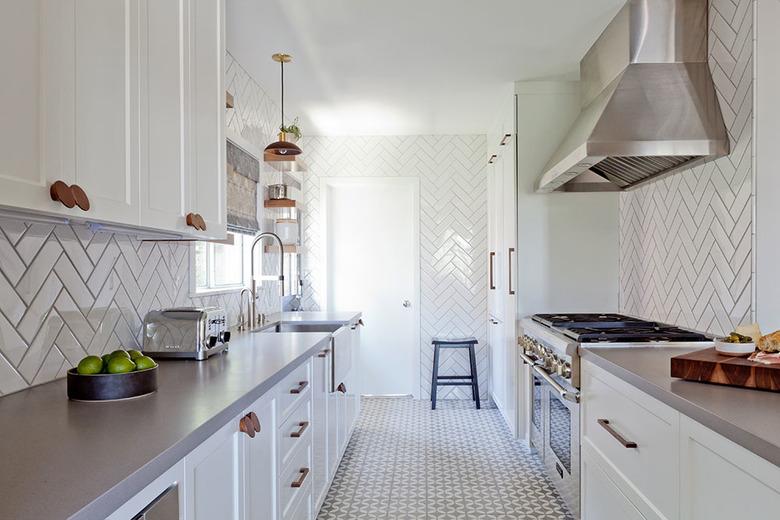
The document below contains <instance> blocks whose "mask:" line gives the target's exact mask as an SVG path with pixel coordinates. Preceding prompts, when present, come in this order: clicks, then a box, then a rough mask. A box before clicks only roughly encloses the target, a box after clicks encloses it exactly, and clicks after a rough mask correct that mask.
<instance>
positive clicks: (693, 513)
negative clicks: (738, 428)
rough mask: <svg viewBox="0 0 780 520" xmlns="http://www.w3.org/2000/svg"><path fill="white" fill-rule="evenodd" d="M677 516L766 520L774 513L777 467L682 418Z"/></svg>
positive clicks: (779, 497)
mask: <svg viewBox="0 0 780 520" xmlns="http://www.w3.org/2000/svg"><path fill="white" fill-rule="evenodd" d="M680 470H681V471H680V477H681V478H680V483H681V489H680V500H681V501H680V518H684V519H685V520H733V519H735V518H745V519H747V518H771V517H772V515H773V514H777V511H780V468H778V467H777V466H775V465H774V464H771V463H770V462H768V461H766V460H764V459H762V458H761V457H758V456H757V455H755V454H754V453H752V452H750V451H748V450H746V449H745V448H743V447H742V446H739V445H737V444H735V443H733V442H732V441H730V440H728V439H726V438H725V437H723V436H721V435H719V434H718V433H715V432H714V431H712V430H710V429H709V428H706V427H704V426H702V425H701V424H699V423H697V422H696V421H694V420H692V419H690V418H688V417H686V416H682V418H681V420H680Z"/></svg>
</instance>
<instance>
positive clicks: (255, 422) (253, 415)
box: [247, 412, 262, 433]
mask: <svg viewBox="0 0 780 520" xmlns="http://www.w3.org/2000/svg"><path fill="white" fill-rule="evenodd" d="M247 417H249V420H250V421H252V427H253V428H254V429H255V431H256V432H257V433H260V430H261V429H262V428H260V419H258V418H257V414H256V413H255V412H249V415H247Z"/></svg>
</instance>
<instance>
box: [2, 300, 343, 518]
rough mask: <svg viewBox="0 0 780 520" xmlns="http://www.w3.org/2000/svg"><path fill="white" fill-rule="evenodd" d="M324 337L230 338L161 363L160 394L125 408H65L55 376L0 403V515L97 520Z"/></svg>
mask: <svg viewBox="0 0 780 520" xmlns="http://www.w3.org/2000/svg"><path fill="white" fill-rule="evenodd" d="M296 314H297V313H296ZM336 314H338V313H336ZM347 314H349V313H347ZM354 314H355V313H352V315H351V316H354ZM302 317H303V316H302ZM325 317H329V316H325ZM308 319H310V320H315V319H316V316H315V315H311V316H308ZM346 321H349V320H346ZM329 338H330V335H329V334H322V333H282V334H256V333H247V334H241V335H236V336H235V337H234V339H233V340H232V341H231V343H230V350H229V352H228V353H226V354H223V355H218V356H214V357H212V358H210V359H208V360H206V361H188V360H176V361H163V360H161V361H160V371H159V375H158V382H159V389H158V391H157V392H155V393H154V394H152V395H149V396H146V397H141V398H138V399H133V400H128V401H117V402H106V403H99V402H96V403H83V402H74V401H68V399H67V397H66V383H65V380H62V379H61V380H58V381H54V382H51V383H47V384H44V385H41V386H37V387H33V388H30V389H28V390H24V391H21V392H18V393H16V394H11V395H8V396H5V397H2V398H0V440H2V444H1V447H0V461H1V462H0V489H2V490H3V491H2V499H1V500H0V518H3V519H6V518H8V519H10V518H13V519H15V520H25V519H31V520H32V519H34V520H40V519H43V518H47V519H55V518H68V517H70V518H74V519H94V518H104V517H105V516H106V515H108V514H110V513H111V512H113V511H114V510H115V509H116V508H117V507H119V506H120V505H121V504H123V503H124V502H126V501H127V500H128V499H129V498H131V497H132V496H134V495H135V494H136V493H138V492H139V491H141V490H142V489H143V488H144V487H145V486H146V485H148V484H149V483H150V482H152V481H153V480H154V479H155V478H156V477H158V476H159V475H161V474H162V473H163V472H164V471H165V470H167V469H168V468H169V467H171V466H172V465H173V464H175V463H176V462H177V461H179V460H181V459H182V458H183V457H184V456H185V455H186V454H187V453H189V452H190V451H191V450H192V449H193V448H195V447H196V446H198V445H199V444H200V443H201V442H203V441H204V440H205V439H207V438H208V437H209V436H211V435H212V434H213V433H215V432H216V431H217V430H218V429H219V428H220V427H221V426H223V425H224V424H226V423H227V422H228V421H230V420H231V419H232V418H234V417H236V416H238V414H240V413H241V412H242V411H243V410H244V409H246V407H248V406H249V405H251V404H252V402H254V401H255V400H256V399H258V398H259V397H260V396H261V395H263V394H264V393H265V392H266V391H268V390H269V389H270V388H271V387H273V386H274V385H275V384H276V383H277V382H279V381H280V380H281V379H282V378H284V376H286V375H287V374H289V373H290V372H291V371H292V370H293V369H294V368H296V367H297V366H300V364H301V363H303V362H304V361H305V360H306V359H307V358H309V357H310V356H312V355H313V354H314V352H315V351H316V350H317V349H318V348H322V346H324V345H325V344H326V343H327V341H328V340H329Z"/></svg>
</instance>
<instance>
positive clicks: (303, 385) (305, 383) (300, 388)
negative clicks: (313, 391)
mask: <svg viewBox="0 0 780 520" xmlns="http://www.w3.org/2000/svg"><path fill="white" fill-rule="evenodd" d="M307 386H309V382H308V381H301V382H300V383H298V388H293V389H292V390H290V393H291V394H300V393H301V392H303V389H304V388H306V387H307Z"/></svg>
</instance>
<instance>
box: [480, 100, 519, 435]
mask: <svg viewBox="0 0 780 520" xmlns="http://www.w3.org/2000/svg"><path fill="white" fill-rule="evenodd" d="M515 114H516V108H515V96H514V95H509V96H507V102H506V103H505V104H504V106H502V107H501V110H500V117H499V118H498V122H497V124H496V125H495V127H494V130H493V132H491V134H490V135H488V137H487V139H488V141H487V149H488V159H487V161H488V165H487V184H488V196H487V198H488V206H487V208H488V343H489V345H490V393H491V397H492V398H493V401H494V402H495V403H496V406H498V409H499V410H500V411H501V413H502V414H503V416H504V420H505V421H506V422H507V424H508V425H509V428H510V429H511V430H512V433H513V434H516V432H517V428H516V424H517V398H516V395H517V391H516V376H515V368H514V367H515V364H516V359H515V357H516V351H515V350H516V344H517V339H516V338H517V331H516V319H515V314H516V312H517V310H516V307H517V306H516V303H515V299H516V296H515V295H516V287H517V268H516V265H517V197H516V193H517V181H516V161H517V148H516V144H517V143H516V135H517V131H516V115H515Z"/></svg>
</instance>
